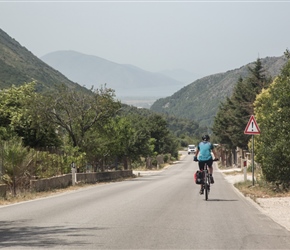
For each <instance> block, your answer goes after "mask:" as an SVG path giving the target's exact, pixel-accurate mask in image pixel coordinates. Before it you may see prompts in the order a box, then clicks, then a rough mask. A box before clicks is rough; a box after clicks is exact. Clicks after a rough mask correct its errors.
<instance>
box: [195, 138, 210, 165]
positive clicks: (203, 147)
mask: <svg viewBox="0 0 290 250" xmlns="http://www.w3.org/2000/svg"><path fill="white" fill-rule="evenodd" d="M197 148H198V150H199V154H198V160H199V161H208V160H211V159H212V156H211V151H212V150H213V144H211V143H210V142H208V141H202V142H200V143H199V144H198V146H197Z"/></svg>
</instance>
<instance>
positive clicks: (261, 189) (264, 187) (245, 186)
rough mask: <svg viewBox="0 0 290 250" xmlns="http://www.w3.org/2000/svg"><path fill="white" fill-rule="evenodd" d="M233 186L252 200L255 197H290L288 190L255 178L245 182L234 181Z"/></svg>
mask: <svg viewBox="0 0 290 250" xmlns="http://www.w3.org/2000/svg"><path fill="white" fill-rule="evenodd" d="M234 186H235V187H236V188H237V189H238V190H239V191H240V192H241V193H242V194H243V195H244V196H246V197H250V198H251V199H253V200H254V201H256V199H257V198H274V197H290V190H282V189H281V188H279V187H278V186H276V185H273V184H270V183H268V182H266V181H264V180H263V179H262V178H261V179H259V178H257V179H256V180H255V181H254V185H253V182H252V181H250V180H247V181H245V182H238V183H235V184H234Z"/></svg>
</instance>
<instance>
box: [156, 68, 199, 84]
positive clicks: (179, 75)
mask: <svg viewBox="0 0 290 250" xmlns="http://www.w3.org/2000/svg"><path fill="white" fill-rule="evenodd" d="M158 73H160V74H162V75H165V76H168V77H170V78H173V79H175V80H177V81H180V82H183V83H185V84H186V85H187V84H189V83H192V82H193V81H195V80H196V79H198V78H200V77H202V76H201V75H197V74H194V73H192V72H189V71H187V70H184V69H172V70H162V71H158Z"/></svg>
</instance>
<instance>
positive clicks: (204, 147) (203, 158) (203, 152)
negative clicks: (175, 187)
mask: <svg viewBox="0 0 290 250" xmlns="http://www.w3.org/2000/svg"><path fill="white" fill-rule="evenodd" d="M211 153H213V155H214V160H218V158H217V155H216V152H215V150H214V146H213V144H212V143H211V142H210V137H209V135H203V136H202V141H201V142H200V143H199V144H198V146H197V151H196V153H195V156H194V159H193V160H194V161H198V166H199V170H201V171H202V170H204V165H205V164H207V166H208V169H209V176H210V182H211V183H212V184H213V183H214V179H213V176H212V174H213V167H212V164H213V158H212V154H211ZM199 193H200V194H203V186H202V185H201V189H200V192H199Z"/></svg>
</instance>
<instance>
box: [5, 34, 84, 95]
mask: <svg viewBox="0 0 290 250" xmlns="http://www.w3.org/2000/svg"><path fill="white" fill-rule="evenodd" d="M0 76H1V77H0V88H7V87H10V86H11V85H12V84H13V85H15V86H19V85H22V84H24V83H25V82H31V81H33V80H34V81H36V82H37V88H38V90H45V89H50V88H52V87H53V86H56V85H58V84H61V83H63V84H66V85H67V86H70V87H77V88H80V86H79V85H78V84H76V83H74V82H72V81H70V80H69V79H67V78H66V77H65V76H63V75H62V74H61V73H60V72H59V71H57V70H55V69H53V68H52V67H50V66H49V65H47V64H46V63H44V62H43V61H41V60H40V59H39V58H37V57H36V56H34V55H33V54H32V53H31V52H30V51H29V50H27V49H26V48H25V47H23V46H21V45H20V43H18V42H17V41H16V40H15V39H13V38H11V37H10V36H9V35H8V34H7V33H5V32H4V31H3V30H1V29H0Z"/></svg>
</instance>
